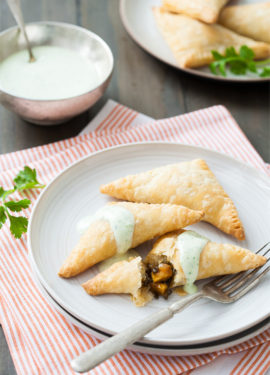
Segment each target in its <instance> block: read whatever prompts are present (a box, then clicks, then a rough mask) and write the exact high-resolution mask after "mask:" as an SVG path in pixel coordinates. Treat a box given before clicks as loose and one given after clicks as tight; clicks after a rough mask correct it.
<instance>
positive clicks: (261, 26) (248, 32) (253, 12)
mask: <svg viewBox="0 0 270 375" xmlns="http://www.w3.org/2000/svg"><path fill="white" fill-rule="evenodd" d="M218 23H220V24H221V25H223V26H225V27H227V28H228V29H231V30H233V31H235V32H236V33H238V34H241V35H245V36H247V37H249V38H252V39H255V40H261V41H263V42H267V43H270V2H267V3H254V4H244V5H235V6H228V7H226V8H224V9H223V10H222V12H221V13H220V17H219V21H218Z"/></svg>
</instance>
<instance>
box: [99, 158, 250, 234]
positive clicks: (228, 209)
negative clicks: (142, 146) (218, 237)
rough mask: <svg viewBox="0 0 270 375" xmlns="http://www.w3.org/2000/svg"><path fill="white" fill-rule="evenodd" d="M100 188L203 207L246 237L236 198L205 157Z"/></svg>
mask: <svg viewBox="0 0 270 375" xmlns="http://www.w3.org/2000/svg"><path fill="white" fill-rule="evenodd" d="M100 191H101V193H104V194H108V195H111V196H112V197H115V198H118V199H125V200H128V201H133V202H147V203H171V204H181V205H183V206H186V207H189V208H191V209H193V210H202V211H204V213H205V216H204V217H203V220H204V221H207V222H209V223H211V224H213V225H215V226H216V227H217V228H219V229H221V230H222V231H223V232H225V233H228V234H231V235H233V236H235V237H236V238H237V239H239V240H243V239H244V238H245V233H244V229H243V226H242V223H241V221H240V219H239V217H238V214H237V211H236V208H235V206H234V204H233V202H232V200H231V199H230V198H229V197H228V195H227V194H226V193H225V191H224V190H223V188H222V186H221V185H220V184H219V183H218V181H217V179H216V177H215V175H214V174H213V172H212V171H211V170H210V169H209V167H208V166H207V164H206V162H205V161H204V160H201V159H196V160H193V161H189V162H183V163H179V164H171V165H167V166H164V167H160V168H156V169H153V170H151V171H148V172H144V173H139V174H137V175H130V176H127V177H125V178H120V179H119V180H116V181H113V182H111V183H109V184H107V185H102V186H101V187H100Z"/></svg>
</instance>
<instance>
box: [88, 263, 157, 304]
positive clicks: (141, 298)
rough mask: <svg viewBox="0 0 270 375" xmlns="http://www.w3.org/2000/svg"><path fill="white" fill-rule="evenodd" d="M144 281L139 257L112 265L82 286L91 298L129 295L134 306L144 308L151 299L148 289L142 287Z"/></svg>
mask: <svg viewBox="0 0 270 375" xmlns="http://www.w3.org/2000/svg"><path fill="white" fill-rule="evenodd" d="M144 279H145V265H144V263H143V262H142V258H141V257H136V258H130V259H128V260H123V261H121V262H117V263H114V264H113V265H112V266H111V267H109V268H107V269H106V270H105V271H103V272H101V273H99V274H98V275H97V276H95V277H94V278H93V279H91V280H89V281H87V282H86V283H84V284H82V286H83V288H84V290H85V291H86V292H87V293H88V294H90V295H91V296H97V295H100V294H107V293H114V294H118V293H124V294H130V295H131V298H132V301H133V302H134V303H135V305H136V306H144V305H145V304H146V303H147V302H149V301H151V299H152V298H153V294H152V293H151V292H150V288H149V287H148V286H144V285H143V280H144Z"/></svg>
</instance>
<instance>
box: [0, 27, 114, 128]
mask: <svg viewBox="0 0 270 375" xmlns="http://www.w3.org/2000/svg"><path fill="white" fill-rule="evenodd" d="M26 29H27V33H28V36H29V39H30V42H31V45H32V50H33V54H34V56H35V59H36V61H35V62H32V63H30V62H29V56H28V52H27V50H26V46H25V42H24V38H23V36H22V35H21V33H20V31H19V29H18V28H17V27H14V28H11V29H8V30H5V31H4V32H2V33H0V102H1V103H2V104H3V105H4V106H5V107H6V108H8V109H9V110H11V111H13V112H15V113H17V114H18V115H19V116H21V117H23V118H24V119H26V120H27V121H30V122H32V123H36V124H40V125H54V124H59V123H62V122H65V121H67V120H69V119H70V118H72V117H74V116H76V115H78V114H80V113H82V112H84V111H86V110H87V109H89V108H90V107H91V106H92V105H93V104H94V103H96V101H97V100H98V99H100V97H101V96H102V95H103V93H104V92H105V90H106V88H107V86H108V84H109V81H110V78H111V74H112V70H113V55H112V53H111V50H110V48H109V47H108V45H107V44H106V43H105V42H104V41H103V40H102V39H101V38H100V37H99V36H97V35H96V34H94V33H93V32H91V31H89V30H86V29H84V28H81V27H78V26H75V25H70V24H65V23H60V22H37V23H32V24H28V25H27V26H26Z"/></svg>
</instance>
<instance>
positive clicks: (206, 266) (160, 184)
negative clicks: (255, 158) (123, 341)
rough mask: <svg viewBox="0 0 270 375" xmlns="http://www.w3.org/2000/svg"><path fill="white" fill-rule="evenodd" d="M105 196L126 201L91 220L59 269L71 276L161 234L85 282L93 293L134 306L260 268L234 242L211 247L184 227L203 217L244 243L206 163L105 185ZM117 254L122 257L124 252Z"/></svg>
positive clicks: (232, 210) (240, 227)
mask: <svg viewBox="0 0 270 375" xmlns="http://www.w3.org/2000/svg"><path fill="white" fill-rule="evenodd" d="M100 190H101V192H102V193H105V194H109V195H110V196H112V197H115V198H118V199H124V200H127V201H129V202H113V203H110V204H108V205H107V206H105V207H104V208H102V209H101V210H99V211H98V213H97V214H96V215H95V216H94V217H93V219H92V220H91V221H90V224H89V227H88V228H87V229H86V231H85V232H84V234H83V235H82V236H81V238H80V240H79V242H78V244H77V245H76V246H75V247H74V249H73V250H72V252H71V254H70V255H69V256H68V258H67V259H66V261H65V262H64V264H63V265H62V267H61V269H60V271H59V276H61V277H65V278H69V277H72V276H76V275H78V274H79V273H81V272H83V271H85V270H87V269H88V268H90V267H92V266H93V265H95V264H96V263H98V262H101V261H103V260H105V259H107V258H110V257H114V256H118V259H119V255H120V254H124V253H126V254H127V251H128V250H129V249H131V248H134V247H136V246H138V245H140V244H142V243H143V242H145V241H148V240H151V239H154V238H157V237H160V236H162V237H160V238H159V239H158V240H157V241H156V242H155V244H154V247H153V249H152V250H151V251H150V253H149V254H148V255H147V257H146V259H145V260H142V258H141V257H140V256H137V257H132V258H129V257H128V256H126V259H125V260H122V261H120V262H119V261H118V262H116V263H114V264H113V265H111V266H110V267H109V268H108V269H105V271H103V272H101V273H99V274H98V275H97V276H96V277H94V278H93V279H91V280H89V281H87V282H86V283H84V284H83V287H84V289H85V291H86V292H87V293H88V294H90V295H100V294H105V293H126V294H130V295H131V296H132V299H133V301H134V303H135V304H136V305H137V306H143V305H145V304H146V303H147V302H149V301H150V300H151V299H152V298H153V297H154V296H155V297H157V296H163V297H165V298H167V297H168V295H169V294H170V293H171V292H172V290H173V288H175V287H177V286H179V285H184V287H185V290H186V291H187V292H189V293H190V292H193V291H194V290H195V289H196V287H195V285H194V284H193V283H194V281H195V280H199V279H203V278H207V277H210V276H217V275H223V274H230V273H236V272H240V271H244V270H247V269H250V268H255V267H258V266H260V265H262V264H264V262H265V258H263V257H261V256H258V255H255V254H253V253H252V252H250V251H249V250H246V249H242V248H240V247H238V246H234V245H224V244H217V243H214V242H211V241H210V240H209V239H208V238H206V237H204V236H201V235H200V234H198V233H196V232H194V231H191V230H188V231H185V230H183V228H185V227H186V226H189V225H192V224H194V223H197V222H198V221H200V220H205V221H207V222H209V223H211V224H212V225H214V226H216V227H217V228H219V229H221V230H222V231H224V232H225V233H228V234H231V235H233V236H235V237H236V238H237V239H240V240H242V239H244V237H245V234H244V229H243V225H242V223H241V221H240V219H239V217H238V213H237V211H236V208H235V206H234V204H233V202H232V200H231V199H230V198H229V196H228V195H227V194H226V193H225V191H224V190H223V188H222V186H221V185H220V184H219V183H218V181H217V179H216V177H215V175H214V174H213V172H212V171H211V170H210V169H209V167H208V165H207V164H206V162H205V161H204V160H201V159H196V160H192V161H189V162H182V163H178V164H172V165H167V166H163V167H159V168H156V169H153V170H151V171H147V172H143V173H139V174H137V175H129V176H127V177H124V178H120V179H118V180H116V181H113V182H111V183H108V184H106V185H102V186H101V187H100ZM121 256H122V255H121Z"/></svg>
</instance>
